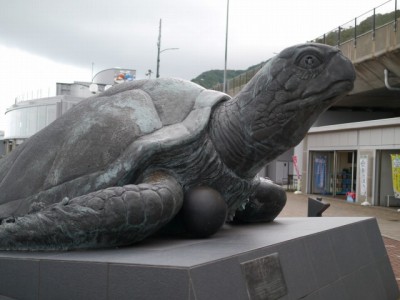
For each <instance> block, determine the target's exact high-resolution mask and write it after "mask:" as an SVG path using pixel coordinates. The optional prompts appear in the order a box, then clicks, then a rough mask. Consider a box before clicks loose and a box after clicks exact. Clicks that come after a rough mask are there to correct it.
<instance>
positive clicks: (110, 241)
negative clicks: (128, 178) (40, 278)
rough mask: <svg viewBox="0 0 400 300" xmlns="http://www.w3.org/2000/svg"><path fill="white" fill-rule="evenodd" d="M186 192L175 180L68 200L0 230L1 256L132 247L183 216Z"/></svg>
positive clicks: (158, 178)
mask: <svg viewBox="0 0 400 300" xmlns="http://www.w3.org/2000/svg"><path fill="white" fill-rule="evenodd" d="M182 202H183V191H182V187H181V186H180V184H179V183H178V182H177V181H176V180H175V178H174V177H173V176H170V175H167V174H165V173H156V174H153V175H152V176H150V177H147V179H146V181H145V183H142V184H138V185H126V186H122V187H112V188H107V189H104V190H99V191H96V192H93V193H90V194H87V195H83V196H80V197H76V198H73V199H71V200H69V199H68V198H64V200H62V201H61V202H59V203H56V204H53V205H51V206H49V207H47V208H45V209H43V210H41V211H39V212H36V213H31V214H28V215H25V216H22V217H17V218H8V219H6V220H3V222H2V224H1V225H0V250H31V251H37V250H70V249H86V248H102V247H115V246H125V245H130V244H133V243H135V242H138V241H140V240H143V239H144V238H145V237H147V236H149V235H151V234H153V233H154V232H156V231H158V230H159V229H160V228H161V227H163V226H164V225H165V224H167V223H168V222H169V221H170V220H171V219H172V218H173V217H174V216H175V215H176V214H177V213H178V211H179V210H180V208H181V206H182Z"/></svg>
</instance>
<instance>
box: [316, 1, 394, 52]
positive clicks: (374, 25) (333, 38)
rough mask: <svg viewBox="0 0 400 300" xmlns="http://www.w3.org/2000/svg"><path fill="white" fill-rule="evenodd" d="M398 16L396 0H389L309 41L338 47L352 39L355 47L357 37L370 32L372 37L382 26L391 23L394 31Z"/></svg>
mask: <svg viewBox="0 0 400 300" xmlns="http://www.w3.org/2000/svg"><path fill="white" fill-rule="evenodd" d="M399 17H400V11H398V10H397V0H389V1H387V2H385V3H383V4H381V5H379V6H377V7H375V8H373V9H371V10H370V11H367V12H366V13H364V14H362V15H360V16H358V17H356V18H354V19H352V20H350V21H349V22H347V23H344V24H343V25H340V26H339V27H337V28H334V29H332V30H331V31H329V32H327V33H325V34H323V35H321V36H319V37H317V38H316V39H314V40H312V41H311V42H315V43H322V44H327V45H330V46H338V47H339V46H340V45H342V44H344V43H346V42H349V41H351V40H353V43H354V47H357V39H358V38H359V37H360V36H362V35H365V34H366V33H372V39H374V38H375V31H376V30H377V29H378V28H380V27H382V26H385V25H387V24H390V23H393V30H394V31H396V30H397V22H398V20H397V19H398V18H399Z"/></svg>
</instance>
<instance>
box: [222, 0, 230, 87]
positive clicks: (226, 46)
mask: <svg viewBox="0 0 400 300" xmlns="http://www.w3.org/2000/svg"><path fill="white" fill-rule="evenodd" d="M228 21H229V0H227V5H226V33H225V67H224V87H223V89H222V91H223V92H224V93H226V90H227V86H226V65H227V60H228V24H229V23H228Z"/></svg>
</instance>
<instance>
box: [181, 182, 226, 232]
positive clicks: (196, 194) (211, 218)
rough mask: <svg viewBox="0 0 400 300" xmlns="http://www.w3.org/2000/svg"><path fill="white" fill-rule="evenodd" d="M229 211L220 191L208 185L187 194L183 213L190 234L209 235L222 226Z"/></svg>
mask: <svg viewBox="0 0 400 300" xmlns="http://www.w3.org/2000/svg"><path fill="white" fill-rule="evenodd" d="M227 211H228V208H227V205H226V203H225V201H224V199H223V198H222V196H221V195H220V193H218V192H217V191H216V190H214V189H211V188H208V187H197V188H194V189H192V190H190V191H189V192H187V193H186V194H185V198H184V201H183V206H182V210H181V213H182V217H183V223H184V226H185V229H186V230H187V231H188V232H189V233H190V234H192V235H194V236H196V237H208V236H210V235H212V234H214V233H216V232H217V231H218V229H220V228H221V227H222V225H223V224H224V222H225V219H226V215H227Z"/></svg>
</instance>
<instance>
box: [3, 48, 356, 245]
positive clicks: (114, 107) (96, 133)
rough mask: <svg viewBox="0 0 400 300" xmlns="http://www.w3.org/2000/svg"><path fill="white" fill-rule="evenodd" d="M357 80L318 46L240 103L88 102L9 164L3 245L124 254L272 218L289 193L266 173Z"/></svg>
mask: <svg viewBox="0 0 400 300" xmlns="http://www.w3.org/2000/svg"><path fill="white" fill-rule="evenodd" d="M354 79H355V72H354V69H353V66H352V64H351V62H350V61H349V60H348V59H346V58H345V57H344V56H343V55H342V54H341V53H340V51H339V50H337V49H336V48H333V47H330V46H326V45H320V44H312V43H307V44H302V45H297V46H293V47H290V48H287V49H285V50H284V51H282V52H281V53H280V54H279V55H277V56H276V57H274V58H272V59H270V60H269V61H268V62H267V63H266V64H265V66H264V67H263V68H262V69H261V70H260V71H259V72H258V73H257V74H256V75H255V76H254V78H253V79H252V80H251V81H250V82H249V83H248V84H247V85H246V86H245V87H244V88H243V89H242V90H241V92H240V93H239V94H238V95H236V96H235V97H233V98H230V97H229V96H228V95H226V94H223V93H220V92H217V91H212V90H206V89H204V88H202V87H200V86H198V85H196V84H194V83H191V82H188V81H184V80H179V79H150V80H138V81H135V82H131V83H126V84H120V85H117V86H115V87H112V88H110V89H109V90H107V91H105V92H104V93H102V94H100V95H98V96H94V97H91V98H88V99H86V100H83V101H81V102H80V103H79V104H77V105H76V106H74V107H73V108H72V109H70V110H69V111H68V112H66V113H65V114H64V115H62V116H61V117H60V118H58V119H57V120H55V121H54V122H53V123H51V124H50V125H49V126H47V127H45V128H44V129H43V130H41V131H40V132H38V133H37V134H35V135H34V136H32V137H31V138H29V139H28V140H27V141H26V142H24V143H23V144H22V145H20V146H19V147H18V148H17V149H16V150H15V151H13V152H12V153H11V154H9V155H8V156H6V157H5V158H3V159H2V160H0V219H1V220H2V223H1V225H0V249H1V250H67V249H81V248H98V247H114V246H124V245H131V244H133V243H135V242H138V241H140V240H143V239H144V238H146V237H147V236H149V235H151V234H153V233H155V232H157V231H159V230H160V229H162V228H165V227H167V226H166V225H167V224H171V223H174V222H176V224H183V226H186V230H187V231H188V232H189V233H192V234H194V235H198V236H208V235H211V234H213V233H215V232H216V231H217V230H218V229H219V228H220V227H221V226H222V224H223V223H224V221H225V220H226V219H228V220H232V219H233V220H236V221H240V222H262V221H264V222H268V221H271V220H273V219H274V218H275V217H276V216H277V215H278V214H279V212H280V211H281V209H282V208H283V206H284V205H285V202H286V196H285V193H284V192H283V190H282V189H281V188H279V187H277V186H275V185H274V184H273V183H271V182H269V181H268V180H260V179H259V178H258V176H256V175H257V173H258V172H259V171H260V169H261V168H262V167H263V166H265V165H266V164H267V163H268V162H269V161H271V160H273V159H274V158H276V157H277V156H278V155H280V154H281V153H283V152H285V151H286V150H288V149H290V148H291V147H293V146H295V145H297V144H298V143H299V142H300V141H301V140H302V139H303V138H304V136H305V135H306V133H307V131H308V129H309V128H310V127H311V125H312V124H313V123H314V122H315V120H316V119H317V118H318V116H319V115H320V114H321V113H322V112H324V111H325V110H326V109H328V107H329V106H330V105H332V104H333V103H335V101H337V100H338V99H339V98H340V97H341V96H343V95H345V94H346V93H347V92H349V91H350V90H351V89H352V87H353V82H354ZM174 217H176V218H180V220H183V221H182V222H180V221H179V220H178V221H175V219H174ZM173 219H174V220H173ZM171 220H173V222H171Z"/></svg>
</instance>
